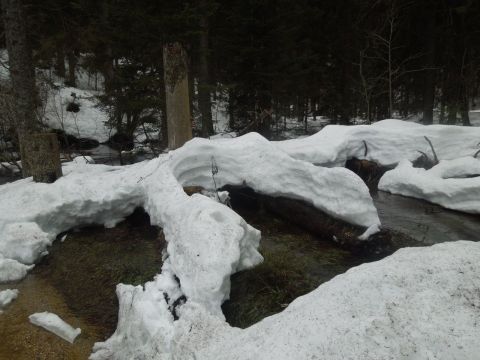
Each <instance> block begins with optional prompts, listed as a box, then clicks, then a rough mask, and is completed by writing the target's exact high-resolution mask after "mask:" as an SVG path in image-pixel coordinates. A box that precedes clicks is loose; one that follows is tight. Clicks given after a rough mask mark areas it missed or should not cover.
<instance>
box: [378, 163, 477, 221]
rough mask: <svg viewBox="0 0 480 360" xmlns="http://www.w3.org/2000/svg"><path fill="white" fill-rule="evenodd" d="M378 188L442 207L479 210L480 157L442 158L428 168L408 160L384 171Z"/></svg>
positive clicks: (473, 211) (475, 212)
mask: <svg viewBox="0 0 480 360" xmlns="http://www.w3.org/2000/svg"><path fill="white" fill-rule="evenodd" d="M378 188H379V189H380V190H383V191H388V192H391V193H392V194H399V195H404V196H410V197H415V198H419V199H423V200H427V201H430V202H432V203H435V204H438V205H441V206H443V207H445V208H448V209H452V210H458V211H463V212H468V213H472V214H480V160H478V159H475V158H473V157H464V158H458V159H454V160H443V161H440V163H439V164H438V165H436V166H434V167H433V168H431V169H430V170H425V169H422V168H414V167H413V165H412V163H411V162H410V161H408V160H404V161H402V162H400V164H399V165H398V166H397V167H396V168H395V169H394V170H390V171H388V172H386V173H385V175H383V177H382V178H381V179H380V182H379V184H378Z"/></svg>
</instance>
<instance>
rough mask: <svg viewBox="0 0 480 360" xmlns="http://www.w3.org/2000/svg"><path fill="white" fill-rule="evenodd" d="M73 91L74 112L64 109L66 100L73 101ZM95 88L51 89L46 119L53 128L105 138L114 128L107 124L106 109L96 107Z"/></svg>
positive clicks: (100, 140) (83, 135)
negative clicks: (76, 105) (73, 95)
mask: <svg viewBox="0 0 480 360" xmlns="http://www.w3.org/2000/svg"><path fill="white" fill-rule="evenodd" d="M72 93H75V94H76V100H75V102H76V103H77V104H79V105H80V111H79V112H77V113H73V112H67V110H66V108H67V104H68V103H69V102H72V100H73V98H72V96H71V94H72ZM98 94H99V92H98V91H94V90H82V89H78V88H73V87H64V86H60V87H58V89H52V90H51V92H50V94H49V97H48V100H47V104H46V110H45V121H46V123H47V125H48V126H49V127H51V128H52V129H60V130H63V131H65V132H66V133H67V134H70V135H73V136H75V137H77V138H87V139H94V140H97V141H98V142H100V143H102V142H106V141H107V140H108V139H109V138H110V136H111V135H114V134H115V131H113V130H112V129H110V128H109V127H108V126H107V125H106V121H107V120H108V116H107V113H106V112H105V111H103V110H102V109H100V108H99V107H98V101H97V99H96V96H97V95H98Z"/></svg>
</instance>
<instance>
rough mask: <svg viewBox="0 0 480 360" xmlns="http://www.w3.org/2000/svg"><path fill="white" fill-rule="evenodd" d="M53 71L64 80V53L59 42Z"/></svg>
mask: <svg viewBox="0 0 480 360" xmlns="http://www.w3.org/2000/svg"><path fill="white" fill-rule="evenodd" d="M55 70H56V72H57V75H58V76H60V77H62V78H65V51H64V50H63V44H62V43H61V42H58V43H57V58H56V64H55Z"/></svg>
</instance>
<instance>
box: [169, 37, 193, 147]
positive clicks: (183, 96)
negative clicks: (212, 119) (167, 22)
mask: <svg viewBox="0 0 480 360" xmlns="http://www.w3.org/2000/svg"><path fill="white" fill-rule="evenodd" d="M163 66H164V76H165V93H166V100H167V102H166V103H167V131H168V148H169V149H170V150H174V149H177V148H179V147H181V146H182V145H183V144H185V143H186V142H187V141H188V140H190V139H191V138H192V119H191V113H190V101H189V92H188V64H187V56H186V52H185V50H184V48H183V46H182V45H181V44H180V43H178V42H175V43H170V44H166V45H165V46H164V47H163Z"/></svg>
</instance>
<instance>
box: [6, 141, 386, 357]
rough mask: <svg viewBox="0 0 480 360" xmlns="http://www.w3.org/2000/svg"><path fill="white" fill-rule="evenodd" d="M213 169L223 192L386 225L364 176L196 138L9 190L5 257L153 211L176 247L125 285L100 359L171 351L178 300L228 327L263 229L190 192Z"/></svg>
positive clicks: (30, 257)
mask: <svg viewBox="0 0 480 360" xmlns="http://www.w3.org/2000/svg"><path fill="white" fill-rule="evenodd" d="M212 163H213V164H214V167H216V168H217V169H218V173H216V174H215V181H216V184H217V187H220V186H222V185H224V184H230V185H248V186H250V187H252V188H253V189H254V190H256V191H258V192H261V193H264V194H267V195H272V196H287V197H292V198H297V199H302V200H305V201H307V202H309V203H311V204H313V205H315V206H316V207H318V208H319V209H321V210H323V211H325V212H326V213H328V214H330V215H332V216H334V217H336V218H339V219H342V220H345V221H349V222H351V223H354V224H356V225H360V226H363V227H365V228H367V227H371V226H378V225H379V224H380V221H379V219H378V215H377V211H376V209H375V207H374V206H373V201H372V199H371V198H370V195H369V193H368V189H367V187H366V186H365V185H364V184H363V182H362V181H361V180H360V179H359V178H358V177H357V176H356V175H354V174H353V173H351V172H349V171H347V170H345V169H323V168H319V167H315V166H313V165H311V164H309V163H305V162H303V161H298V160H294V159H292V158H291V157H289V156H288V155H286V154H284V153H282V152H281V151H278V149H277V148H276V147H275V146H274V145H272V144H271V143H269V142H268V141H267V140H265V139H264V138H263V137H261V136H260V135H258V134H248V135H246V136H243V137H240V138H237V139H234V140H229V141H225V140H215V141H210V140H200V139H194V140H192V141H191V142H189V143H187V144H186V145H185V146H184V147H182V148H180V149H178V150H176V151H172V152H170V153H169V154H167V155H164V156H162V157H160V158H157V159H154V160H152V161H146V162H143V163H139V164H134V165H131V166H125V167H112V166H105V165H95V164H88V163H85V162H80V161H79V162H78V163H75V162H71V163H67V164H65V165H64V169H63V172H64V176H63V177H62V178H60V179H58V180H57V181H56V182H55V183H53V184H40V183H34V182H32V180H31V179H24V180H20V181H17V182H13V183H9V184H5V185H2V186H0V254H2V255H3V257H4V258H7V259H14V260H17V261H19V262H22V263H25V264H31V263H33V262H34V261H35V260H36V259H38V257H40V256H42V255H43V254H45V252H46V249H47V248H48V246H49V245H50V244H51V242H52V241H53V239H54V238H55V236H56V235H58V234H59V233H61V232H63V231H66V230H68V229H71V228H74V227H78V226H81V225H86V224H94V223H95V224H103V225H105V226H107V227H109V226H114V225H115V224H116V223H118V222H119V221H121V220H122V219H123V218H125V217H126V216H127V215H129V214H130V213H131V212H132V211H133V210H134V209H135V208H136V207H139V206H142V207H144V208H145V210H146V211H147V212H148V213H149V215H150V220H151V223H152V224H153V225H159V226H161V227H162V228H163V231H164V234H165V238H166V240H167V243H168V245H167V251H166V256H165V260H164V264H163V267H162V271H161V273H160V274H159V275H157V276H156V278H155V280H154V281H151V282H148V283H146V284H145V285H144V286H143V287H142V286H137V287H133V286H130V285H119V286H118V288H117V294H118V297H119V302H120V316H119V325H118V328H117V331H116V332H115V334H114V335H113V336H112V337H111V338H110V339H109V340H107V341H106V342H105V343H100V344H97V345H96V346H95V355H93V358H97V359H101V358H111V357H118V356H124V355H121V353H122V354H128V355H125V356H126V357H127V358H128V356H130V358H135V357H136V355H135V354H137V355H138V353H136V352H137V351H138V352H139V353H144V352H145V351H147V350H148V351H150V352H151V351H162V352H169V349H170V347H171V346H172V337H173V335H174V332H173V327H172V326H173V324H174V323H176V322H174V319H173V315H172V313H171V309H172V306H173V305H174V303H178V301H177V300H179V299H180V298H181V297H182V296H185V297H186V299H187V303H186V304H185V305H183V306H179V307H178V309H177V311H178V312H179V314H181V311H182V308H183V307H184V306H187V307H194V308H200V309H202V311H205V313H206V314H209V316H212V317H214V318H216V319H221V320H222V321H223V314H222V312H221V307H220V306H221V304H222V302H223V301H225V300H226V299H228V296H229V293H230V276H231V275H232V274H233V273H235V272H237V271H240V270H244V269H248V268H251V267H253V266H255V265H257V264H259V263H260V262H261V261H262V260H263V258H262V256H261V255H260V254H259V253H258V251H257V248H258V246H259V241H260V232H259V231H258V230H256V229H254V228H253V227H251V226H250V225H248V224H247V223H246V222H245V221H244V220H243V219H242V218H241V217H240V216H239V215H237V214H236V213H235V212H234V211H233V210H231V209H230V208H228V207H227V206H225V205H223V204H221V203H219V202H216V201H214V200H212V199H211V198H209V197H207V196H203V195H200V194H195V195H193V196H188V195H187V194H186V193H185V192H184V191H183V186H185V185H190V184H195V185H200V186H203V187H205V188H206V189H207V190H214V189H215V186H214V182H213V179H212ZM222 196H223V195H222ZM142 344H143V345H142ZM126 345H128V347H129V349H130V350H128V351H126V350H125V346H126ZM148 351H147V352H148Z"/></svg>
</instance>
